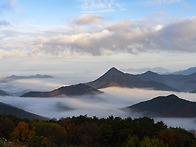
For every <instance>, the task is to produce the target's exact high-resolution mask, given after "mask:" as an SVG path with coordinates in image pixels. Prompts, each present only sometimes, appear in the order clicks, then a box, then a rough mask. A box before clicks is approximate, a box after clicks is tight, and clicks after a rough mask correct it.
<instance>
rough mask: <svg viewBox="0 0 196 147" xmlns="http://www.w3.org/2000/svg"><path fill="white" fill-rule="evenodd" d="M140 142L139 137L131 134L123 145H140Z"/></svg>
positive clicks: (131, 146)
mask: <svg viewBox="0 0 196 147" xmlns="http://www.w3.org/2000/svg"><path fill="white" fill-rule="evenodd" d="M139 143H140V141H139V138H138V137H137V136H136V135H134V136H129V137H128V138H127V140H126V142H125V143H124V144H123V147H138V146H139Z"/></svg>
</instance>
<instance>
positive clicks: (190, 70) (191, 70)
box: [173, 67, 196, 75]
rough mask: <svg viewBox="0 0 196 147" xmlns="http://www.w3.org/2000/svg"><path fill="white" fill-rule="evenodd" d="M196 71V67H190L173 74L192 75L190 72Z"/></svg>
mask: <svg viewBox="0 0 196 147" xmlns="http://www.w3.org/2000/svg"><path fill="white" fill-rule="evenodd" d="M195 72H196V67H191V68H188V69H186V70H180V71H177V72H174V73H173V74H175V75H179V74H181V75H190V74H193V73H195Z"/></svg>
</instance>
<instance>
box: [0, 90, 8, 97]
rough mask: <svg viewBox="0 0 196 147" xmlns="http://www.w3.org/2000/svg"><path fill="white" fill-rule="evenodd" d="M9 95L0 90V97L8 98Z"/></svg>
mask: <svg viewBox="0 0 196 147" xmlns="http://www.w3.org/2000/svg"><path fill="white" fill-rule="evenodd" d="M8 95H9V94H7V93H6V92H5V91H3V90H0V96H8Z"/></svg>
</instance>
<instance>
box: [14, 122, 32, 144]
mask: <svg viewBox="0 0 196 147" xmlns="http://www.w3.org/2000/svg"><path fill="white" fill-rule="evenodd" d="M34 135H35V131H34V130H33V129H32V130H30V129H29V125H28V123H26V122H19V123H18V126H17V127H16V128H14V131H13V132H12V133H11V137H12V139H13V140H18V141H22V142H24V141H28V140H30V139H31V138H32V137H33V136H34Z"/></svg>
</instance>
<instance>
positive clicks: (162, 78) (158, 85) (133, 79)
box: [21, 67, 196, 97]
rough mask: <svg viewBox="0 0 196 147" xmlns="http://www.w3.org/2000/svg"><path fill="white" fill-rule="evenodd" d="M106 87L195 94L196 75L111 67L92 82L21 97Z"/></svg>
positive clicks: (93, 91) (88, 91)
mask: <svg viewBox="0 0 196 147" xmlns="http://www.w3.org/2000/svg"><path fill="white" fill-rule="evenodd" d="M107 87H128V88H145V89H154V90H163V91H176V92H195V90H196V73H193V74H190V75H174V74H167V75H160V74H157V73H155V72H152V71H147V72H145V73H142V74H136V75H133V74H129V73H124V72H122V71H119V70H118V69H116V68H114V67H113V68H111V69H109V70H108V71H107V72H106V73H105V74H103V75H102V76H101V77H99V78H98V79H96V80H94V81H92V82H88V83H84V84H77V85H71V86H65V87H60V88H58V89H55V90H53V91H48V92H38V91H32V92H28V93H25V94H24V95H22V96H21V97H55V96H61V95H64V96H74V95H85V94H97V93H101V91H99V90H98V89H102V88H107Z"/></svg>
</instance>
